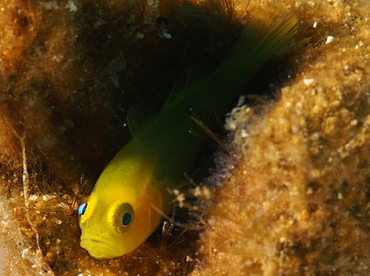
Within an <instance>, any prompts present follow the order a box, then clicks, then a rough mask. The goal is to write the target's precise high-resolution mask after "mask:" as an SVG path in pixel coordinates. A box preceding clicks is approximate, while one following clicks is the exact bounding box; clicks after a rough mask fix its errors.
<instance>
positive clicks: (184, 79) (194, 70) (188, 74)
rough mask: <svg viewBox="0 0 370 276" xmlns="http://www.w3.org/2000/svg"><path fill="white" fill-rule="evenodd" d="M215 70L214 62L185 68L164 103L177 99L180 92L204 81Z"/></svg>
mask: <svg viewBox="0 0 370 276" xmlns="http://www.w3.org/2000/svg"><path fill="white" fill-rule="evenodd" d="M215 68H217V64H215V62H214V61H209V62H202V63H200V64H195V65H192V66H190V67H188V68H186V69H185V70H184V71H183V72H182V73H181V74H180V75H179V76H178V77H177V78H176V80H175V82H174V84H173V87H172V89H171V92H170V95H169V96H168V99H167V101H166V103H168V102H172V101H173V100H174V99H177V98H178V97H179V95H181V94H182V92H184V91H187V90H188V89H190V88H191V87H192V86H195V85H197V84H198V83H199V82H201V81H204V79H206V78H207V77H208V76H210V75H211V74H212V73H213V71H214V70H215Z"/></svg>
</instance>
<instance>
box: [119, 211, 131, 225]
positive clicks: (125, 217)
mask: <svg viewBox="0 0 370 276" xmlns="http://www.w3.org/2000/svg"><path fill="white" fill-rule="evenodd" d="M121 222H122V226H123V227H128V226H130V224H131V222H132V215H131V213H129V212H126V213H124V214H123V216H122V220H121Z"/></svg>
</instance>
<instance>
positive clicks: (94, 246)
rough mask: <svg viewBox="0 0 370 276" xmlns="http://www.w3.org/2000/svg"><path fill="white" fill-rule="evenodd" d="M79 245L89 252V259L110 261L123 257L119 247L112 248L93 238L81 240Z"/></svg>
mask: <svg viewBox="0 0 370 276" xmlns="http://www.w3.org/2000/svg"><path fill="white" fill-rule="evenodd" d="M80 245H81V247H82V248H84V249H85V250H87V252H89V255H90V256H91V257H93V258H96V259H112V258H117V257H120V256H122V255H123V254H122V253H121V252H122V250H121V248H119V246H112V245H111V244H108V243H107V242H104V241H102V240H98V239H94V238H83V239H81V242H80Z"/></svg>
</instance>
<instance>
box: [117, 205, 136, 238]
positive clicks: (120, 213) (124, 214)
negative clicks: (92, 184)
mask: <svg viewBox="0 0 370 276" xmlns="http://www.w3.org/2000/svg"><path fill="white" fill-rule="evenodd" d="M114 216H115V220H116V225H117V226H118V225H119V226H120V227H119V228H120V231H126V230H127V228H128V227H129V226H130V225H131V224H132V222H133V220H134V209H133V208H132V205H131V204H129V203H127V202H125V203H121V204H120V205H118V206H117V208H116V210H115V215H114Z"/></svg>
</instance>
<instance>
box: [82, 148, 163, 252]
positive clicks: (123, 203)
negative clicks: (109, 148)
mask: <svg viewBox="0 0 370 276" xmlns="http://www.w3.org/2000/svg"><path fill="white" fill-rule="evenodd" d="M126 153H127V152H126ZM163 187H164V184H163V183H161V182H156V181H155V180H154V179H153V169H152V166H150V164H148V162H146V161H145V160H144V159H142V158H140V157H138V156H132V155H131V156H130V155H129V154H128V155H127V154H125V153H124V152H120V153H119V154H117V156H116V157H115V158H114V159H113V160H112V161H111V162H110V163H109V164H108V166H107V167H106V169H105V170H104V171H103V173H102V174H101V176H100V177H99V179H98V181H97V183H96V185H95V188H94V190H93V192H92V193H91V195H90V197H89V199H88V201H87V202H86V203H84V204H81V205H80V207H79V209H78V214H79V216H80V228H81V231H82V234H81V243H80V244H81V247H83V248H85V249H86V250H87V251H88V252H89V254H90V255H91V256H92V257H94V258H98V259H101V258H115V257H120V256H122V255H124V254H127V253H129V252H131V251H133V250H134V249H136V248H137V247H138V246H140V245H141V244H142V243H143V242H144V241H145V240H146V239H147V238H148V236H149V235H150V234H151V233H152V232H153V231H154V230H155V229H156V228H157V227H158V224H159V222H160V221H161V218H162V215H161V214H159V213H158V212H157V211H156V210H155V209H154V208H153V206H155V207H157V208H158V209H160V210H163V211H164V212H165V211H166V209H167V208H165V207H166V205H167V204H168V203H167V202H166V201H167V194H166V191H165V190H164V189H163Z"/></svg>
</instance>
